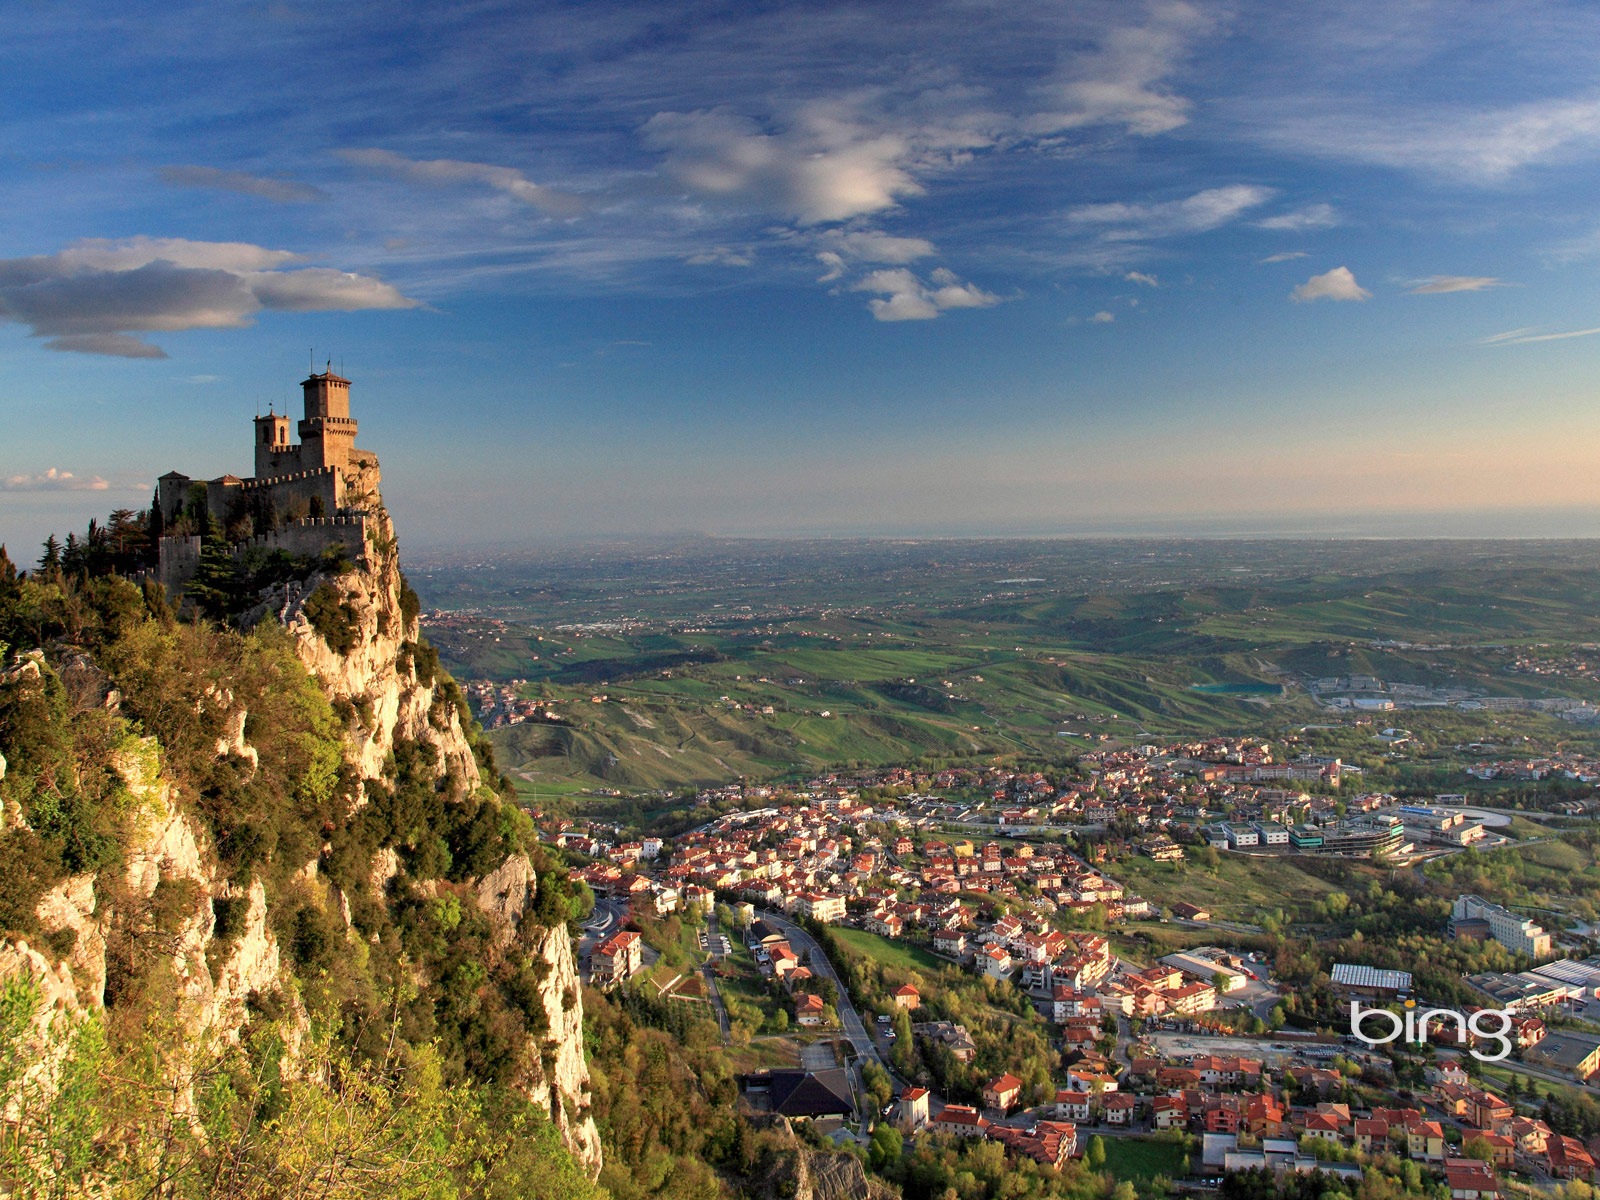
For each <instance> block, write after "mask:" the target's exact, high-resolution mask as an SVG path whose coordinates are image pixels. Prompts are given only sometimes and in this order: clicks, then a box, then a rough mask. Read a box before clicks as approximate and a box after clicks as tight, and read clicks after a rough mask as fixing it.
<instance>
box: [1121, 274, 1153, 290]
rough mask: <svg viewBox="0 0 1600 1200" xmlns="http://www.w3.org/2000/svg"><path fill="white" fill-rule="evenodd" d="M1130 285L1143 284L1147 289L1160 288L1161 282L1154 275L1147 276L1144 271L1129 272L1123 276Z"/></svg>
mask: <svg viewBox="0 0 1600 1200" xmlns="http://www.w3.org/2000/svg"><path fill="white" fill-rule="evenodd" d="M1123 278H1124V279H1126V280H1127V281H1128V282H1129V283H1142V284H1144V286H1145V287H1160V286H1161V281H1160V280H1159V279H1157V278H1156V277H1155V276H1154V275H1147V274H1145V273H1144V272H1143V271H1129V272H1128V273H1127V274H1126V275H1124V276H1123Z"/></svg>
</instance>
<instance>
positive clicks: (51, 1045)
mask: <svg viewBox="0 0 1600 1200" xmlns="http://www.w3.org/2000/svg"><path fill="white" fill-rule="evenodd" d="M65 557H67V556H64V555H57V556H56V558H55V561H54V562H49V561H47V562H46V563H45V564H43V565H41V568H40V569H39V570H37V571H35V572H33V574H32V575H31V576H27V577H24V576H21V575H19V574H18V572H17V571H16V570H15V568H14V567H13V566H12V564H11V563H10V562H9V561H8V560H6V559H5V558H4V557H3V553H0V755H3V760H0V761H3V765H0V939H3V940H0V947H3V948H7V949H6V952H7V953H8V954H11V955H12V956H13V959H14V960H15V961H17V962H22V963H23V964H24V965H26V964H27V963H28V962H31V961H34V960H37V961H38V964H39V967H38V969H36V970H35V971H34V972H33V973H32V974H31V975H30V973H29V972H28V971H26V970H24V971H20V972H17V973H15V974H12V975H11V977H10V979H9V981H8V982H6V983H5V984H4V990H3V991H0V1112H3V1113H4V1114H5V1115H4V1118H3V1119H0V1187H3V1185H4V1184H6V1183H9V1184H10V1186H11V1188H12V1190H13V1192H14V1193H15V1194H18V1195H29V1194H50V1195H60V1196H74V1195H85V1194H96V1195H163V1196H185V1195H192V1196H201V1195H206V1196H219V1195H220V1196H241V1197H244V1196H268V1195H323V1196H345V1195H378V1194H384V1195H392V1196H412V1195H416V1196H455V1195H462V1196H485V1197H490V1196H514V1195H524V1194H538V1195H541V1196H559V1197H563V1198H566V1197H571V1198H573V1200H589V1198H590V1197H596V1196H601V1195H603V1193H602V1192H600V1191H599V1190H597V1189H596V1188H595V1187H594V1186H593V1185H592V1184H590V1183H589V1181H588V1178H587V1176H586V1174H585V1172H584V1171H583V1170H582V1169H581V1168H580V1167H579V1166H578V1165H577V1164H576V1162H575V1161H574V1159H573V1158H572V1157H571V1156H570V1155H569V1154H568V1153H567V1151H566V1150H565V1149H564V1148H562V1146H561V1139H560V1136H559V1135H558V1133H557V1130H556V1127H555V1126H554V1125H552V1123H551V1115H552V1114H551V1111H550V1109H549V1108H548V1107H546V1106H544V1105H542V1104H535V1103H532V1102H531V1101H530V1100H529V1099H528V1092H527V1090H526V1086H525V1085H526V1084H527V1083H528V1082H529V1081H530V1080H533V1081H538V1080H540V1079H544V1080H546V1082H548V1075H549V1064H550V1062H551V1061H552V1059H553V1057H554V1055H555V1053H556V1049H557V1048H555V1047H552V1046H551V1045H550V1044H549V1042H550V1036H551V1031H550V1025H551V1023H552V1022H551V1011H552V1010H551V1008H550V1004H551V1001H550V1000H549V997H548V996H547V995H546V994H545V993H546V992H547V991H548V988H546V987H545V986H544V984H545V981H546V978H547V977H548V976H549V975H550V973H551V970H552V966H551V961H550V952H549V949H548V946H549V945H550V943H548V942H547V940H545V939H543V936H542V935H543V932H544V930H546V929H548V928H549V927H551V926H556V927H564V926H565V924H566V922H567V921H568V920H569V919H571V918H573V917H574V916H576V915H578V909H577V901H575V900H574V898H573V897H572V895H571V893H570V891H569V889H568V888H567V885H566V881H565V872H564V871H563V870H562V869H561V868H560V865H559V863H557V862H556V861H554V860H553V859H552V858H551V857H549V855H548V854H547V853H546V852H545V850H544V849H543V848H542V847H540V846H539V844H538V843H537V841H536V840H535V837H534V832H533V829H532V826H531V824H530V822H529V821H528V820H527V818H526V817H525V816H524V815H523V814H522V813H521V811H520V810H519V809H517V808H516V807H515V805H513V804H509V803H505V802H503V800H502V797H501V796H500V795H499V794H498V793H497V791H496V790H495V789H494V788H493V787H490V786H488V785H486V784H484V783H479V782H477V781H476V780H473V779H468V778H464V777H463V775H462V774H461V772H459V771H456V770H452V769H451V768H450V765H449V763H447V762H445V761H444V760H443V756H442V755H441V754H440V751H439V749H438V747H437V746H436V745H435V744H431V743H429V742H427V741H422V740H417V739H414V738H410V737H405V736H397V737H396V738H395V740H394V743H393V748H392V752H391V753H390V754H389V756H388V761H387V762H386V763H385V766H384V770H383V771H382V773H381V776H380V777H379V778H377V779H372V778H366V779H363V778H362V777H361V775H360V773H359V772H358V771H357V770H356V769H355V768H354V766H353V765H352V762H351V756H350V754H349V753H348V751H349V740H348V735H349V734H350V731H351V730H352V728H354V727H355V726H356V725H358V724H359V723H360V722H361V721H363V720H364V719H365V720H368V721H370V719H371V714H370V713H367V714H363V713H362V712H360V711H359V710H358V708H357V706H355V705H353V704H344V705H341V706H339V707H336V706H335V704H334V703H332V702H331V701H330V698H329V693H328V691H327V690H326V689H325V688H324V687H323V686H322V685H321V684H319V682H318V680H317V679H316V678H315V677H313V676H312V675H311V674H310V673H309V672H308V671H307V669H306V667H305V666H304V665H303V663H302V661H301V658H300V656H299V655H297V653H296V645H295V642H294V640H293V638H292V637H291V635H290V634H289V633H288V632H286V631H285V629H284V628H283V627H282V626H280V625H279V624H277V623H276V622H273V621H263V622H260V623H259V624H257V625H256V626H255V627H254V628H253V629H251V630H250V631H249V632H241V631H239V630H238V629H236V628H233V627H230V626H228V625H223V624H218V623H216V622H215V621H214V620H211V619H207V618H204V617H193V616H184V617H180V616H179V614H177V613H176V612H174V610H173V609H172V608H171V607H170V606H169V604H168V603H167V600H166V598H165V596H164V595H163V593H162V592H161V591H160V590H159V589H158V588H155V587H153V586H144V587H141V586H139V585H136V584H134V583H132V582H129V581H128V580H126V579H123V578H120V577H118V576H116V575H114V574H109V573H107V574H95V573H93V572H91V571H90V570H89V569H88V568H87V566H86V565H85V560H84V558H83V555H82V554H81V553H79V554H76V555H74V556H72V562H71V563H70V564H65V565H64V563H63V561H62V560H63V558H65ZM48 558H49V554H48V551H47V559H48ZM111 565H112V566H114V565H115V563H114V562H112V563H111ZM403 600H404V597H402V598H401V603H403ZM332 603H333V605H334V611H335V613H336V615H337V616H338V617H343V618H346V619H348V614H346V613H344V612H343V611H342V610H340V609H338V607H337V605H338V602H337V600H336V599H335V600H334V601H333V602H332ZM338 632H339V631H337V630H336V634H337V633H338ZM346 632H350V633H351V634H352V636H353V634H354V631H346ZM330 645H331V640H330ZM334 648H335V649H337V647H334ZM411 652H412V654H414V655H421V656H424V657H426V656H427V655H428V652H427V651H426V649H425V647H424V646H422V645H419V646H416V647H414V648H413V649H412V651H411ZM431 682H432V681H430V686H431ZM439 682H440V683H441V685H442V684H443V683H444V682H445V680H444V679H443V678H441V679H440V680H439ZM435 694H436V698H438V699H439V700H440V701H441V702H442V703H444V704H445V705H447V706H448V707H455V699H456V694H455V690H454V689H453V688H446V687H443V686H441V687H440V688H438V689H436V693H435ZM441 719H442V718H441ZM465 732H466V733H467V736H468V737H469V738H471V739H472V740H474V741H476V740H477V739H476V736H475V731H474V730H473V729H471V727H470V726H469V727H468V729H467V730H466V731H465ZM471 750H472V753H471V754H468V755H467V761H468V762H469V763H470V762H471V761H472V759H473V758H476V760H477V762H478V764H479V768H480V769H479V772H478V774H479V776H480V777H481V778H482V779H484V780H495V781H498V777H497V776H496V774H495V773H494V772H493V770H492V760H491V759H490V757H489V755H488V751H487V747H486V745H483V744H481V743H479V744H477V745H474V746H472V747H471ZM463 753H465V751H463ZM485 767H488V768H490V769H488V770H484V769H483V768H485ZM167 808H170V809H171V810H172V812H173V814H174V815H172V816H171V818H170V819H171V820H174V821H178V822H180V823H182V825H183V830H184V831H185V836H187V837H188V841H187V843H186V844H187V845H189V846H191V847H194V848H195V858H196V862H195V863H192V864H190V865H189V874H187V875H185V874H183V872H181V871H174V870H169V866H170V864H169V863H168V862H167V861H166V859H164V858H162V855H163V854H167V850H165V849H162V850H161V851H160V852H159V853H157V852H156V851H155V850H151V849H149V848H148V846H147V845H146V843H148V842H149V839H150V838H151V837H152V836H153V835H152V833H151V828H152V825H153V823H156V822H157V820H158V818H160V816H161V813H162V812H164V811H166V809H167ZM162 819H165V818H162ZM191 829H192V830H193V834H192V836H189V834H188V832H187V831H189V830H191ZM135 848H137V849H135ZM140 856H144V858H148V859H149V860H150V871H151V872H154V874H150V875H149V880H148V881H149V887H148V888H147V889H146V888H143V887H140V886H135V883H136V881H137V880H138V879H140V878H143V877H142V876H141V875H140V871H141V870H142V869H143V859H142V858H140ZM518 856H526V859H527V860H528V866H529V868H530V870H529V875H530V878H531V879H533V880H536V883H537V886H536V887H534V888H531V889H528V888H524V891H525V892H526V891H531V897H530V901H531V902H530V903H528V905H527V908H526V910H525V911H524V910H523V909H522V901H521V900H520V899H515V901H514V903H513V905H512V907H513V908H515V909H516V911H515V912H514V913H512V914H511V916H509V917H508V916H507V915H506V913H504V912H497V911H495V909H494V905H492V904H489V903H487V902H486V901H485V898H484V897H483V896H482V895H481V894H480V892H479V891H478V890H477V889H478V888H479V886H480V882H481V880H482V879H483V877H484V876H486V875H489V874H490V873H491V872H495V871H496V870H497V869H498V868H500V867H501V866H502V864H505V863H507V862H508V861H512V860H515V859H517V858H518ZM168 857H170V855H168ZM136 860H137V861H136ZM74 887H76V888H79V890H80V891H84V892H86V894H87V895H88V896H89V897H90V900H89V901H88V910H89V911H88V913H87V914H85V915H84V916H83V917H82V919H81V920H79V921H78V922H77V923H76V924H72V923H66V924H63V923H62V922H61V921H60V920H58V919H56V917H55V916H54V913H55V910H54V909H52V908H50V907H49V903H48V901H49V898H50V897H51V896H53V895H55V894H56V893H57V892H59V891H61V889H65V888H74ZM257 896H259V897H261V902H260V903H257V901H256V900H255V899H253V898H254V897H257ZM253 906H254V908H253ZM254 909H262V910H263V912H262V915H261V920H260V922H259V923H262V924H264V926H265V928H261V929H255V928H253V927H252V926H251V921H252V919H253V917H252V912H253V911H254ZM91 914H92V915H91ZM90 935H92V936H93V937H94V938H96V939H103V941H102V942H98V943H97V949H96V956H95V957H94V963H93V964H92V965H93V966H95V967H96V968H98V969H100V970H102V971H103V1006H101V1005H100V1004H99V1003H98V1001H99V999H100V997H99V996H98V995H96V996H95V997H94V1000H95V1002H94V1003H89V1002H87V1001H86V1002H85V1003H83V1004H82V1005H79V1004H78V1003H77V1002H76V1000H75V999H74V998H73V997H72V996H70V995H67V994H66V993H63V994H62V995H61V996H58V997H57V998H56V1000H55V1001H53V1002H45V1001H44V998H43V997H41V994H40V990H39V989H40V986H41V981H42V982H43V983H45V984H48V985H51V986H54V985H55V983H56V982H57V981H58V979H66V980H69V981H71V984H69V985H67V990H68V992H70V991H71V990H72V985H75V986H76V988H77V990H78V992H79V993H86V992H94V991H95V990H96V989H95V988H93V987H90V986H88V985H86V984H85V982H84V976H85V972H84V970H83V968H82V963H83V961H85V954H86V950H85V946H84V944H83V938H84V937H86V936H90ZM246 940H251V950H250V953H251V954H252V955H254V956H255V958H257V959H265V958H267V957H269V956H270V958H271V964H270V967H261V966H259V965H258V966H257V967H256V968H255V969H256V973H257V974H258V975H263V974H265V975H270V976H271V977H272V978H273V979H274V980H275V983H274V986H272V987H270V988H265V989H263V990H251V991H250V993H249V997H248V1005H247V1011H246V1013H245V1015H244V1017H243V1019H242V1021H241V1022H240V1023H239V1024H238V1025H237V1026H231V1025H230V1026H228V1027H226V1028H220V1027H219V1028H218V1029H216V1030H211V1031H203V1030H198V1029H196V1028H194V1027H193V1015H192V1014H193V1013H194V1012H195V1011H196V1010H195V1007H194V1006H195V1003H196V995H197V994H198V993H197V989H199V990H201V991H204V993H205V994H206V995H207V996H209V995H210V993H211V991H212V990H213V980H216V981H217V982H216V984H215V990H216V991H218V992H219V993H220V991H221V990H222V989H223V984H222V982H221V981H222V979H223V976H224V974H225V973H227V972H228V971H233V972H234V973H235V974H237V973H238V972H239V971H240V970H243V968H241V967H238V966H237V964H236V962H235V960H236V959H237V958H238V957H239V955H240V954H241V953H243V950H242V949H241V947H242V945H243V943H244V941H246ZM280 948H281V956H282V967H281V970H280V969H279V968H278V965H277V964H278V961H279V957H278V956H279V950H280ZM561 950H562V953H563V955H564V954H565V943H564V938H563V939H561ZM39 955H42V956H43V958H42V960H40V959H38V956H39ZM29 956H33V957H32V958H31V959H30V957H29ZM197 957H200V958H203V960H204V961H203V962H196V961H195V959H196V958H197ZM565 969H567V970H569V971H570V959H567V962H566V968H565ZM41 970H42V971H43V974H41V973H40V971H41ZM74 970H76V971H77V975H76V976H74V974H73V971H74ZM197 981H199V982H197ZM569 990H570V989H569ZM576 1001H577V997H576V995H574V996H573V997H572V1002H573V1003H576ZM52 1003H54V1005H55V1007H56V1009H57V1010H58V1011H56V1012H55V1014H54V1015H53V1016H50V1015H49V1012H50V1008H51V1005H52ZM557 1004H558V1009H557V1012H558V1015H559V1001H557ZM46 1026H49V1028H46ZM550 1090H551V1091H552V1092H553V1089H550ZM555 1103H556V1105H557V1108H558V1109H559V1108H560V1106H561V1105H563V1104H569V1103H570V1099H563V1098H562V1097H561V1096H560V1095H557V1096H556V1100H555ZM565 1115H568V1116H571V1117H572V1118H573V1119H577V1118H578V1116H579V1114H576V1113H573V1114H565Z"/></svg>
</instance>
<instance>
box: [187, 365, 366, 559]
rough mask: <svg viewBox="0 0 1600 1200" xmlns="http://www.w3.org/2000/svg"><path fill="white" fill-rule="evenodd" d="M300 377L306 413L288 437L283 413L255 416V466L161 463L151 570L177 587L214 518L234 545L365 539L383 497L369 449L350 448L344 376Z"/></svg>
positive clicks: (314, 548)
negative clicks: (156, 568) (208, 470)
mask: <svg viewBox="0 0 1600 1200" xmlns="http://www.w3.org/2000/svg"><path fill="white" fill-rule="evenodd" d="M300 387H301V388H302V389H303V391H304V393H305V416H304V417H302V418H301V420H300V422H299V426H298V429H297V432H298V433H299V435H300V440H299V442H298V443H295V442H291V441H290V440H289V417H288V415H287V414H281V415H280V414H278V413H276V412H268V414H267V415H266V416H264V417H261V416H258V417H257V418H256V419H255V474H254V476H252V477H251V478H249V479H241V478H240V477H239V476H237V475H223V476H221V477H219V478H217V479H208V480H196V479H191V478H190V477H189V476H187V475H184V474H182V473H181V472H179V471H169V472H167V473H166V474H165V475H163V476H162V477H161V478H160V479H159V480H158V481H157V489H156V504H157V506H158V508H159V510H160V524H161V527H162V529H164V530H170V531H172V532H171V533H170V534H167V535H165V536H162V537H161V539H160V542H159V548H160V578H161V582H162V583H164V584H166V585H167V587H168V588H169V589H172V590H174V591H177V590H181V589H182V588H183V586H184V585H185V584H186V583H187V582H188V581H189V579H190V578H192V577H193V575H194V573H195V570H196V568H197V567H198V565H199V561H200V546H201V541H202V538H201V536H200V534H201V532H203V527H204V525H205V524H207V523H214V524H215V526H216V527H218V528H220V529H221V530H222V531H223V533H224V536H225V537H226V538H227V539H228V541H229V542H230V544H231V545H232V546H233V547H234V551H235V553H236V554H242V553H243V552H245V551H246V550H249V549H252V548H256V547H260V548H264V549H268V550H286V551H288V552H290V553H292V554H300V555H312V556H315V555H317V554H320V553H322V552H323V551H324V550H327V549H330V548H331V547H333V546H336V545H342V546H343V547H344V548H345V549H346V550H347V551H348V552H349V553H350V554H351V556H352V557H355V558H361V557H362V556H363V555H364V553H365V549H366V532H367V526H368V524H369V522H370V521H371V519H372V518H373V517H374V516H375V515H376V514H377V512H378V510H379V508H380V507H381V505H382V503H383V501H382V497H381V496H380V494H379V490H378V484H379V479H380V476H379V471H378V459H377V456H376V455H374V454H372V453H370V452H368V451H366V450H362V449H359V448H357V446H356V421H355V418H354V417H352V416H351V415H350V381H349V380H348V379H345V378H343V377H342V376H339V375H335V374H334V373H333V371H332V369H331V364H330V368H329V369H328V370H325V371H323V372H322V373H321V374H315V373H313V374H312V375H311V376H310V377H309V378H307V379H305V380H303V381H302V382H301V384H300Z"/></svg>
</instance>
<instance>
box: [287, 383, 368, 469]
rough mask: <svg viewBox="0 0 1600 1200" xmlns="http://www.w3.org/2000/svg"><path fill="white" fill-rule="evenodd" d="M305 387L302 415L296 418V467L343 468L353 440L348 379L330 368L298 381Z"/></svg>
mask: <svg viewBox="0 0 1600 1200" xmlns="http://www.w3.org/2000/svg"><path fill="white" fill-rule="evenodd" d="M300 386H301V388H302V389H304V391H305V397H306V415H305V419H304V420H302V421H301V422H300V467H301V469H302V470H305V471H315V470H318V469H320V468H322V467H338V468H339V469H340V470H343V469H344V468H345V467H347V466H348V465H349V464H350V451H351V449H352V448H353V447H354V446H355V444H356V423H355V421H354V420H352V419H351V417H350V381H349V380H348V379H344V378H342V377H340V376H338V375H335V374H334V373H333V371H332V369H331V368H330V369H329V370H327V371H324V372H323V373H322V374H321V375H312V376H311V377H310V378H308V379H306V380H304V381H302V382H301V384H300Z"/></svg>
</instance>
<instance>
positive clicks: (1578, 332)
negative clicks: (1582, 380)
mask: <svg viewBox="0 0 1600 1200" xmlns="http://www.w3.org/2000/svg"><path fill="white" fill-rule="evenodd" d="M1597 333H1600V326H1597V327H1596V328H1594V329H1569V330H1565V331H1563V332H1561V333H1536V332H1534V331H1533V330H1532V329H1509V330H1507V331H1506V332H1505V333H1496V334H1491V335H1490V336H1489V337H1486V338H1484V339H1483V340H1482V341H1481V342H1479V343H1478V344H1479V345H1480V346H1526V345H1529V344H1530V343H1533V342H1564V341H1566V340H1567V339H1568V338H1581V337H1593V336H1594V335H1595V334H1597Z"/></svg>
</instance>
